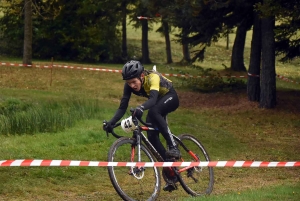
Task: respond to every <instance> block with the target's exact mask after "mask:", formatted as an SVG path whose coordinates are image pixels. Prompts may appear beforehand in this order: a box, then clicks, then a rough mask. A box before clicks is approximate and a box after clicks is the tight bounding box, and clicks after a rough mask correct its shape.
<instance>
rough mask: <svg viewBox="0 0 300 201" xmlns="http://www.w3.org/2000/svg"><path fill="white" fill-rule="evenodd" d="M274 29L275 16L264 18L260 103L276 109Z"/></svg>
mask: <svg viewBox="0 0 300 201" xmlns="http://www.w3.org/2000/svg"><path fill="white" fill-rule="evenodd" d="M274 27H275V17H274V16H271V17H266V18H262V20H261V30H262V32H261V34H262V69H261V93H260V102H259V106H260V107H261V108H274V107H275V106H276V77H275V75H276V73H275V39H274Z"/></svg>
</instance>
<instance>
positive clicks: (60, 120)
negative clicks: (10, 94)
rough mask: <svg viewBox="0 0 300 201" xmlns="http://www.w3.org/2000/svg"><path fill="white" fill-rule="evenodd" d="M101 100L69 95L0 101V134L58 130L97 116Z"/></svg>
mask: <svg viewBox="0 0 300 201" xmlns="http://www.w3.org/2000/svg"><path fill="white" fill-rule="evenodd" d="M100 105H101V103H100V102H99V101H97V100H94V99H83V98H74V97H73V98H69V99H67V100H60V101H58V100H49V101H47V102H42V103H41V102H35V103H31V102H26V101H22V100H20V99H17V98H8V99H5V100H2V101H0V133H1V134H23V133H26V134H34V133H38V132H58V131H62V130H64V129H65V128H69V127H72V126H74V124H75V123H76V122H78V121H80V120H83V119H90V118H97V117H99V114H100Z"/></svg>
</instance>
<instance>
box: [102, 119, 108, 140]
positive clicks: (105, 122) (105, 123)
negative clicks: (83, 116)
mask: <svg viewBox="0 0 300 201" xmlns="http://www.w3.org/2000/svg"><path fill="white" fill-rule="evenodd" d="M106 125H107V121H106V120H103V126H104V127H105V126H106ZM105 132H106V137H108V131H107V130H105Z"/></svg>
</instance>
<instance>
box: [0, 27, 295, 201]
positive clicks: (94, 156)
mask: <svg viewBox="0 0 300 201" xmlns="http://www.w3.org/2000/svg"><path fill="white" fill-rule="evenodd" d="M129 32H130V33H129V34H128V36H131V38H130V39H129V41H128V43H129V44H130V45H131V46H133V47H135V48H136V49H139V48H140V41H139V34H140V33H139V32H138V31H134V30H129ZM135 34H137V35H135ZM149 36H150V42H149V46H150V57H151V59H152V61H153V62H154V64H157V67H158V70H159V71H161V72H163V73H180V72H189V73H191V74H197V73H198V72H197V71H196V70H195V69H193V68H190V67H188V66H178V65H177V64H176V63H174V64H172V65H165V64H164V63H165V57H164V55H165V52H164V49H165V48H164V44H163V39H162V37H161V36H160V35H159V34H157V33H155V32H151V33H150V34H149ZM249 38H250V36H249V35H248V40H247V43H246V44H247V46H246V50H245V63H246V66H247V65H248V61H249V58H248V56H247V55H249V44H250V43H249ZM230 40H231V41H233V35H232V36H231V39H230ZM224 44H225V42H224V40H221V41H220V42H218V43H216V44H213V45H212V46H211V47H209V48H208V51H207V58H206V60H205V62H203V63H199V64H198V65H200V66H202V67H203V68H214V69H215V70H217V71H219V72H220V73H223V74H227V73H230V74H235V73H234V72H230V71H228V70H225V69H224V67H223V66H222V63H223V64H225V65H227V66H229V65H230V51H229V50H226V49H225V46H224ZM231 44H232V43H231ZM172 50H173V59H174V62H178V61H180V59H181V57H182V55H181V47H180V45H179V44H175V43H172ZM137 52H138V51H137ZM137 56H139V55H137ZM0 61H1V62H2V61H9V62H13V63H14V62H16V63H19V62H21V59H20V58H4V57H0ZM34 63H36V64H50V59H49V61H34ZM58 63H60V64H66V65H77V66H89V67H99V66H101V67H105V68H109V69H121V67H122V65H120V64H110V65H106V64H93V65H91V64H76V63H71V62H68V63H67V62H63V61H55V64H58ZM151 67H152V65H146V68H151ZM276 71H277V73H278V74H281V75H284V76H286V77H288V78H289V79H292V80H295V81H298V82H299V81H300V71H299V60H294V61H293V62H292V63H288V64H282V63H280V62H277V65H276ZM170 79H172V80H174V83H176V87H177V88H178V94H179V97H180V102H181V106H180V108H179V109H178V110H177V111H176V112H174V113H172V114H170V115H169V122H170V126H171V129H172V131H173V132H174V133H175V134H180V133H191V134H193V135H195V136H196V137H197V138H198V139H200V140H201V142H202V143H203V144H204V146H205V147H206V149H207V151H208V153H209V155H210V157H211V159H212V160H215V161H217V160H220V161H225V160H253V161H299V160H300V159H299V155H300V136H299V135H300V134H299V130H300V119H299V114H300V106H299V102H300V86H299V84H295V83H290V82H285V81H283V80H281V79H277V88H278V89H277V100H278V105H277V107H276V108H275V109H273V110H266V109H260V108H258V104H257V103H253V102H249V101H247V95H246V91H245V90H240V91H234V92H227V93H224V92H218V93H196V92H193V91H191V90H187V89H186V88H185V87H182V85H181V84H180V83H181V80H180V79H178V78H174V77H172V78H170ZM50 83H52V84H51V86H50ZM122 86H123V81H122V80H121V79H120V74H118V73H110V72H98V71H88V70H72V69H61V68H54V69H53V71H51V69H40V68H20V67H9V66H0V103H2V102H3V101H5V100H7V99H12V98H13V99H17V100H19V101H21V102H25V103H31V104H34V105H43V104H44V105H47V104H49V103H51V104H52V103H57V105H61V104H64V103H73V101H74V100H80V101H81V102H80V103H82V104H83V107H82V108H93V107H91V106H94V108H97V110H95V111H94V112H95V113H96V114H95V116H93V117H87V118H86V119H81V120H78V121H75V123H74V125H72V126H71V127H67V128H65V129H63V130H60V131H57V132H42V133H41V132H40V133H33V134H17V135H13V134H6V135H0V142H1V146H0V156H1V157H0V160H7V159H61V160H64V159H65V160H91V161H92V160H93V161H106V157H107V151H108V149H109V146H110V145H111V144H112V143H113V141H114V140H115V139H114V138H113V137H112V136H109V138H107V137H106V134H105V132H103V131H102V121H103V120H104V119H107V120H108V119H109V118H111V117H112V115H113V114H114V112H115V109H116V108H117V107H118V101H119V99H120V97H121V95H122V92H121V89H122ZM142 101H144V99H142V98H139V97H133V98H132V100H131V102H130V106H132V107H134V106H136V105H137V104H138V103H141V102H142ZM0 107H1V105H0ZM51 107H54V106H53V105H51ZM84 114H85V113H84ZM73 118H75V117H73ZM53 121H54V120H53ZM50 123H52V122H49V124H50ZM118 132H121V130H118ZM0 181H1V182H0V200H16V201H17V200H120V198H119V196H118V195H117V194H116V192H115V190H114V189H113V187H112V185H111V183H110V180H109V178H108V174H107V170H106V168H104V167H99V168H98V167H97V168H96V167H1V168H0ZM299 199H300V170H299V167H290V168H215V186H214V190H213V193H212V194H211V195H210V196H207V197H201V198H191V197H189V196H188V195H187V194H186V193H185V192H184V191H183V190H182V188H179V190H177V191H174V192H172V193H167V192H163V191H162V192H161V194H160V197H159V200H225V201H227V200H228V201H229V200H230V201H231V200H239V201H240V200H243V201H244V200H245V201H246V200H247V201H248V200H250V201H251V200H263V201H264V200H266V201H267V200H299Z"/></svg>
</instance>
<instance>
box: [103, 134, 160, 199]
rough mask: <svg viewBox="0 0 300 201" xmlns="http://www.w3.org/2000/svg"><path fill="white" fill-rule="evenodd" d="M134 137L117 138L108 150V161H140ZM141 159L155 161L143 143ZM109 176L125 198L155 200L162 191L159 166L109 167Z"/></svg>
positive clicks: (118, 191)
mask: <svg viewBox="0 0 300 201" xmlns="http://www.w3.org/2000/svg"><path fill="white" fill-rule="evenodd" d="M137 152H138V149H137V147H136V140H135V139H134V138H128V137H122V138H119V139H118V140H116V141H115V142H114V143H113V144H112V146H111V147H110V150H109V152H108V162H138V154H137ZM141 161H142V162H154V159H153V157H152V155H151V154H150V152H149V150H148V149H147V148H146V147H145V146H144V145H143V144H141ZM108 174H109V178H110V180H111V182H112V184H113V186H114V188H115V190H116V191H117V193H118V194H119V195H120V197H121V198H122V199H124V200H155V199H156V198H157V197H158V195H159V192H160V187H161V182H160V172H159V170H158V168H157V167H138V166H132V167H128V166H127V167H126V166H113V167H108Z"/></svg>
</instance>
